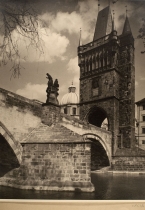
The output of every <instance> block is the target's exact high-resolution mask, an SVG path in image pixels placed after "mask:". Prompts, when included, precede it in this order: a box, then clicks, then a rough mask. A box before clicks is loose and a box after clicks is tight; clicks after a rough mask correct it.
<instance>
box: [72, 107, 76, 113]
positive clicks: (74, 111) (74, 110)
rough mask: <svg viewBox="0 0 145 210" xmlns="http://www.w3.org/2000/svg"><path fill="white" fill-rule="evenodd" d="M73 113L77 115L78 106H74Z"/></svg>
mask: <svg viewBox="0 0 145 210" xmlns="http://www.w3.org/2000/svg"><path fill="white" fill-rule="evenodd" d="M72 114H73V115H76V114H77V109H76V107H73V108H72Z"/></svg>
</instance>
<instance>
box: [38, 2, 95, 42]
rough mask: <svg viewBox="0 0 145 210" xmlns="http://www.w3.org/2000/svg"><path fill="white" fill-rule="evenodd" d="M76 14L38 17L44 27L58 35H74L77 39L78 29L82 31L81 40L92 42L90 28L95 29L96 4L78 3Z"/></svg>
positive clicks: (60, 13) (64, 13) (47, 14)
mask: <svg viewBox="0 0 145 210" xmlns="http://www.w3.org/2000/svg"><path fill="white" fill-rule="evenodd" d="M78 8H79V10H78V12H76V11H73V12H71V13H68V12H58V13H57V14H56V15H54V14H52V13H45V14H43V15H41V16H40V19H41V20H42V22H44V25H47V26H48V27H49V28H50V29H51V30H52V31H55V32H59V33H69V34H76V35H77V36H78V37H79V31H80V28H81V29H82V39H83V40H86V39H89V41H92V36H93V33H92V28H94V27H95V22H96V19H97V4H96V1H95V0H87V1H85V2H82V1H80V2H78Z"/></svg>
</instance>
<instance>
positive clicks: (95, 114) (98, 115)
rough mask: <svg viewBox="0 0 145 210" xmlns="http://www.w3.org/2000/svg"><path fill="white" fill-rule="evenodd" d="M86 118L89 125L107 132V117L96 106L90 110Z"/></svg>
mask: <svg viewBox="0 0 145 210" xmlns="http://www.w3.org/2000/svg"><path fill="white" fill-rule="evenodd" d="M87 118H88V119H87V120H88V122H89V123H90V124H92V125H95V126H97V127H100V128H103V129H105V130H108V127H109V125H108V124H109V122H108V116H107V113H106V112H105V110H103V109H102V108H100V107H96V106H95V107H93V108H91V109H90V111H89V113H88V117H87Z"/></svg>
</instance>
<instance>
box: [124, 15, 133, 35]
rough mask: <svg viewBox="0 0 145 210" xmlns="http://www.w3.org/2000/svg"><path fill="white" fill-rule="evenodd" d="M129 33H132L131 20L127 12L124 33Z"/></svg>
mask: <svg viewBox="0 0 145 210" xmlns="http://www.w3.org/2000/svg"><path fill="white" fill-rule="evenodd" d="M128 33H131V34H132V32H131V27H130V24H129V20H128V17H127V14H126V19H125V23H124V27H123V32H122V34H128Z"/></svg>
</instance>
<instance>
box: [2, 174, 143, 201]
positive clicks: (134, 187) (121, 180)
mask: <svg viewBox="0 0 145 210" xmlns="http://www.w3.org/2000/svg"><path fill="white" fill-rule="evenodd" d="M92 183H93V184H94V185H95V192H93V193H81V192H55V191H33V190H20V189H15V188H11V187H4V186H0V199H45V200H46V199H47V200H55V199H57V200H144V199H145V174H142V175H139V174H112V173H106V174H105V173H92Z"/></svg>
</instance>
